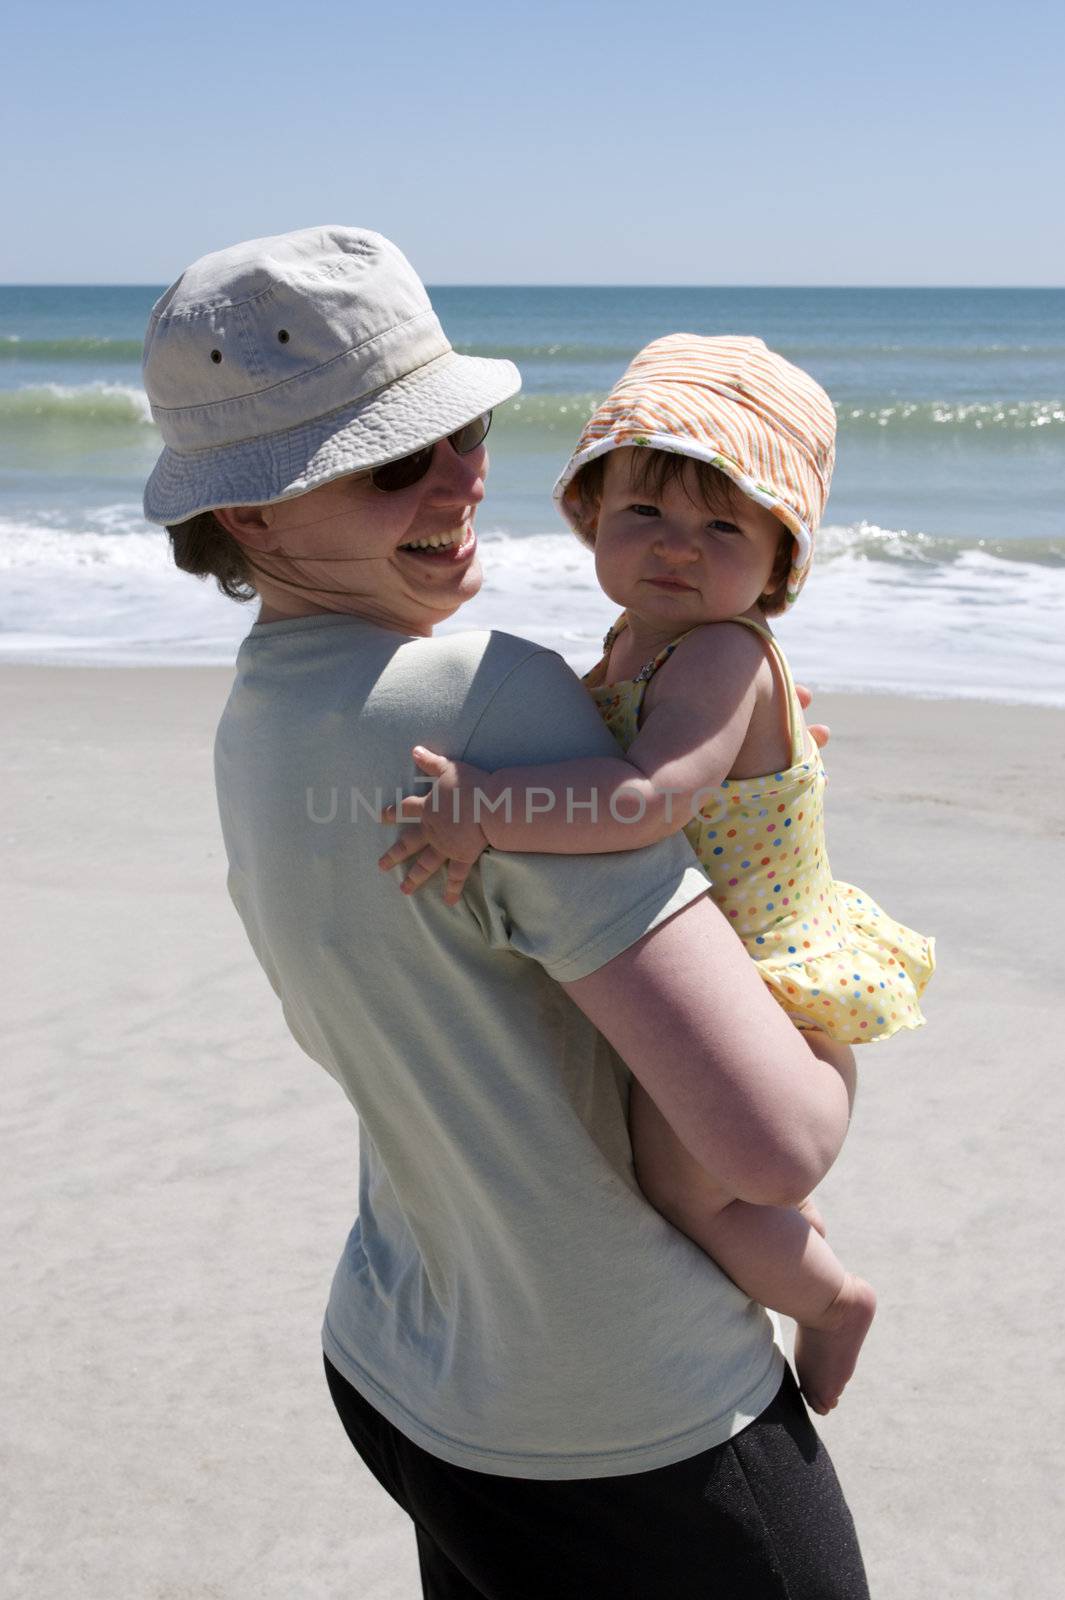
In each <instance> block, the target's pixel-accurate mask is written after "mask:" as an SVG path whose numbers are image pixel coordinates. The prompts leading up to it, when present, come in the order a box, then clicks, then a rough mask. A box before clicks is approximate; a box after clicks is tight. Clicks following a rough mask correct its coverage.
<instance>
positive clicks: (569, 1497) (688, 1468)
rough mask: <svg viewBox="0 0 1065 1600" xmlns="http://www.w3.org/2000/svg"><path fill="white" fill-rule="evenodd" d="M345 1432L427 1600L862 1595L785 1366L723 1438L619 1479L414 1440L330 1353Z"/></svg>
mask: <svg viewBox="0 0 1065 1600" xmlns="http://www.w3.org/2000/svg"><path fill="white" fill-rule="evenodd" d="M325 1371H326V1379H327V1381H328V1383H329V1389H330V1393H331V1394H332V1396H333V1402H334V1404H335V1405H336V1408H337V1411H338V1412H339V1413H340V1420H341V1422H342V1423H343V1424H344V1429H345V1431H346V1433H347V1435H348V1438H349V1439H350V1440H351V1442H352V1444H353V1445H354V1446H355V1449H356V1450H357V1451H358V1453H359V1455H360V1456H361V1457H362V1459H363V1460H364V1461H365V1463H366V1465H367V1466H368V1467H369V1469H370V1471H371V1472H372V1473H373V1475H374V1477H375V1478H376V1479H377V1480H378V1482H379V1483H380V1484H382V1485H383V1487H384V1488H385V1489H387V1491H388V1493H389V1494H390V1495H391V1496H392V1498H393V1500H395V1501H396V1502H397V1503H398V1504H399V1505H400V1506H402V1507H403V1510H404V1511H406V1512H407V1514H408V1515H409V1516H410V1517H411V1518H412V1519H413V1521H414V1528H415V1533H416V1536H417V1540H418V1558H419V1562H420V1565H421V1576H422V1592H423V1595H424V1596H425V1600H868V1594H869V1591H868V1589H867V1587H866V1582H865V1571H864V1568H863V1566H862V1557H861V1552H860V1551H859V1549H858V1541H857V1538H856V1536H855V1532H854V1524H853V1522H852V1520H851V1514H850V1512H849V1510H848V1509H847V1504H846V1501H845V1500H844V1498H843V1495H842V1492H841V1491H840V1487H839V1483H838V1481H837V1479H836V1474H835V1471H834V1470H833V1467H832V1463H831V1461H830V1460H829V1457H828V1453H827V1451H826V1450H825V1448H824V1446H823V1445H822V1443H821V1441H820V1439H819V1438H818V1436H817V1434H816V1433H815V1432H814V1429H813V1427H812V1425H811V1423H810V1419H809V1417H808V1416H807V1414H806V1407H805V1406H804V1404H803V1401H802V1398H801V1396H800V1395H799V1392H798V1389H797V1387H796V1384H795V1380H794V1378H793V1377H792V1375H791V1373H790V1371H789V1372H787V1373H786V1374H785V1378H784V1382H783V1383H782V1385H781V1387H780V1390H779V1392H778V1394H777V1397H776V1399H775V1400H774V1401H773V1403H772V1405H771V1406H769V1407H768V1408H767V1410H765V1411H763V1413H762V1415H761V1416H760V1417H758V1418H757V1419H756V1420H755V1421H754V1422H752V1423H751V1424H750V1425H749V1426H748V1427H746V1428H744V1430H743V1432H742V1433H739V1434H737V1435H736V1436H735V1438H733V1439H730V1440H729V1441H728V1442H727V1443H726V1444H721V1445H717V1446H715V1448H714V1449H712V1450H707V1451H705V1452H704V1453H703V1454H702V1455H698V1456H693V1457H692V1458H691V1459H689V1460H687V1461H680V1462H677V1463H676V1464H675V1465H674V1466H671V1467H659V1468H657V1469H656V1470H655V1471H653V1472H638V1473H633V1474H631V1475H628V1476H624V1477H615V1478H578V1479H566V1480H560V1479H551V1480H548V1481H542V1480H540V1479H534V1478H501V1477H496V1476H495V1475H493V1474H491V1473H485V1472H471V1471H469V1470H468V1469H467V1468H465V1467H454V1466H451V1465H450V1464H449V1463H448V1462H446V1461H441V1460H440V1459H439V1458H438V1457H437V1456H434V1455H430V1454H429V1453H428V1452H427V1451H425V1450H423V1449H421V1447H420V1446H419V1445H416V1444H413V1443H412V1442H411V1440H410V1439H408V1438H407V1437H406V1435H405V1434H402V1433H400V1432H399V1430H398V1429H397V1428H394V1427H393V1426H392V1424H391V1423H390V1422H388V1421H386V1419H385V1418H384V1417H383V1416H381V1414H380V1412H378V1411H376V1410H375V1409H374V1408H373V1406H371V1405H370V1404H369V1402H368V1401H366V1400H364V1399H363V1397H362V1395H361V1394H360V1393H359V1392H358V1390H357V1389H354V1388H352V1386H351V1384H349V1383H348V1382H347V1381H346V1379H344V1378H343V1377H342V1376H341V1375H340V1373H339V1372H338V1371H337V1370H336V1368H335V1367H334V1366H333V1365H332V1364H331V1363H330V1361H329V1360H328V1359H327V1360H326V1363H325Z"/></svg>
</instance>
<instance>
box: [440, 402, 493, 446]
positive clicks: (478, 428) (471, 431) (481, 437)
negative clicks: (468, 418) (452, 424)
mask: <svg viewBox="0 0 1065 1600" xmlns="http://www.w3.org/2000/svg"><path fill="white" fill-rule="evenodd" d="M491 426H492V413H491V412H490V411H485V412H484V413H482V415H481V416H479V417H474V419H473V421H472V422H467V424H466V426H465V427H464V428H458V429H457V430H456V431H455V432H454V433H449V434H448V436H447V437H448V443H449V444H450V445H451V448H452V449H453V450H454V451H455V452H456V454H457V455H460V456H468V455H469V453H470V451H471V450H476V448H477V446H478V445H479V444H483V443H484V441H485V440H486V439H487V437H488V430H489V428H490V427H491Z"/></svg>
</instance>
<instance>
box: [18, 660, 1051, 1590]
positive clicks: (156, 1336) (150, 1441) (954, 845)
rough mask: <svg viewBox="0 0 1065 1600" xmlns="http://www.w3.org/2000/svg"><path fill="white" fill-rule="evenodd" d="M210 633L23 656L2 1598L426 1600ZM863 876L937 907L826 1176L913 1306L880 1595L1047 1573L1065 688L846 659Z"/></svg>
mask: <svg viewBox="0 0 1065 1600" xmlns="http://www.w3.org/2000/svg"><path fill="white" fill-rule="evenodd" d="M230 678H231V674H230V672H229V670H227V669H225V668H214V667H204V668H199V667H187V668H181V667H143V668H140V667H121V668H116V667H84V668H73V667H49V666H36V667H28V666H19V665H11V666H4V667H3V668H2V669H0V685H2V692H3V707H4V710H3V730H4V748H5V757H6V760H5V765H6V769H7V775H8V782H7V784H6V786H5V792H4V797H3V838H4V844H5V858H4V868H3V876H4V885H3V887H4V894H3V905H4V913H3V915H4V921H5V924H6V930H5V931H6V948H7V950H8V952H9V954H8V959H7V975H8V978H9V980H10V984H9V1000H8V1004H7V1007H6V1008H5V1021H4V1031H5V1035H6V1037H5V1040H4V1045H5V1049H4V1055H5V1060H6V1071H5V1075H4V1124H5V1128H6V1134H7V1138H6V1141H5V1142H6V1148H7V1152H8V1154H7V1160H6V1164H5V1174H4V1187H5V1191H6V1192H5V1194H4V1210H5V1216H6V1218H7V1227H6V1229H5V1231H4V1237H3V1246H2V1249H3V1256H4V1273H5V1280H6V1282H7V1283H8V1284H9V1285H10V1288H9V1291H8V1317H7V1321H8V1340H7V1355H6V1360H5V1363H4V1368H3V1375H2V1378H0V1386H2V1389H3V1404H4V1413H5V1417H6V1419H7V1425H6V1428H5V1444H4V1478H5V1482H6V1483H7V1485H8V1489H7V1492H6V1495H5V1497H4V1498H5V1504H4V1508H3V1512H2V1513H0V1516H2V1519H3V1522H4V1524H6V1527H5V1529H4V1538H3V1544H4V1549H5V1561H4V1563H3V1567H2V1570H0V1594H3V1595H4V1596H8V1595H10V1596H11V1597H15V1596H19V1597H22V1596H28V1595H34V1596H52V1595H55V1596H58V1595H62V1596H63V1600H115V1597H116V1596H117V1597H134V1596H136V1597H137V1600H178V1597H180V1600H297V1597H298V1600H302V1597H307V1600H312V1597H313V1600H333V1597H334V1596H335V1597H337V1600H339V1597H341V1596H348V1595H352V1594H354V1595H357V1596H358V1597H359V1600H407V1597H413V1596H414V1595H415V1594H417V1593H418V1584H417V1566H416V1559H415V1553H414V1542H413V1537H412V1535H411V1533H410V1531H409V1527H408V1524H407V1523H406V1519H405V1518H404V1517H403V1515H402V1514H401V1513H400V1512H399V1511H398V1510H396V1508H395V1507H394V1506H393V1505H392V1503H391V1502H390V1501H389V1500H388V1499H387V1497H386V1496H385V1494H384V1492H383V1491H382V1490H380V1489H379V1488H378V1486H377V1485H376V1484H375V1482H374V1481H373V1479H372V1478H371V1477H370V1475H369V1474H368V1472H367V1471H366V1470H365V1469H364V1468H363V1467H362V1465H361V1464H360V1463H359V1462H358V1461H357V1459H356V1458H355V1456H354V1453H353V1452H352V1450H351V1448H350V1446H349V1445H348V1442H347V1440H346V1438H345V1436H344V1434H343V1432H342V1430H341V1428H340V1425H339V1422H338V1421H337V1418H336V1416H335V1413H334V1412H333V1409H332V1405H331V1403H330V1400H329V1397H328V1394H327V1391H326V1388H325V1384H324V1380H323V1375H322V1368H321V1355H320V1344H319V1327H320V1321H321V1316H322V1311H323V1309H324V1305H325V1300H326V1296H327V1293H328V1287H329V1281H330V1277H331V1274H332V1270H333V1266H334V1263H335V1261H336V1258H337V1256H338V1254H339V1252H340V1249H341V1245H342V1243H343V1240H344V1238H345V1236H346V1234H347V1231H348V1228H349V1227H350V1225H351V1222H352V1220H353V1216H354V1212H355V1207H356V1134H357V1129H356V1121H355V1117H354V1113H353V1112H352V1110H351V1108H350V1107H349V1105H348V1103H347V1102H346V1100H345V1099H344V1098H343V1097H342V1095H341V1093H340V1091H339V1089H338V1088H337V1086H336V1085H335V1084H334V1083H333V1082H332V1081H331V1080H330V1079H329V1078H328V1077H327V1076H326V1074H325V1073H324V1072H323V1071H322V1070H321V1069H320V1068H319V1067H317V1066H316V1065H315V1064H314V1063H313V1062H311V1061H310V1060H308V1059H307V1058H306V1057H305V1056H303V1055H302V1054H301V1052H300V1051H299V1050H298V1048H297V1047H296V1045H295V1044H294V1042H293V1041H292V1040H291V1038H290V1037H289V1035H288V1033H287V1031H286V1029H285V1027H284V1023H283V1021H282V1018H281V1013H280V1008H279V1005H278V1003H277V1001H276V999H275V997H274V995H273V994H272V992H271V991H270V989H269V987H268V985H267V982H266V979H265V978H264V976H263V975H262V973H261V971H260V970H259V968H258V966H257V965H256V962H255V960H254V957H253V955H252V952H251V950H250V948H249V946H248V945H247V942H246V940H245V937H244V934H243V930H242V929H241V927H240V924H239V922H238V919H237V916H236V913H235V912H234V910H233V909H232V907H231V905H230V903H229V900H228V897H227V895H226V891H225V861H224V855H223V851H222V846H221V840H220V836H219V829H218V822H217V817H216V815H215V809H214V794H213V784H212V775H211V745H212V739H213V733H214V727H215V723H216V721H217V717H218V714H219V712H220V710H221V707H222V705H223V703H224V700H225V697H226V694H227V692H228V686H229V682H230ZM814 713H815V714H816V717H817V718H818V719H819V720H823V721H826V722H828V723H829V724H830V725H831V726H832V728H833V738H832V742H831V746H830V749H829V751H828V756H827V764H828V767H829V772H830V780H831V783H830V790H829V802H828V804H829V838H830V843H831V848H832V860H833V866H834V869H835V871H836V873H837V875H838V876H840V877H842V878H845V879H848V880H850V881H855V882H858V883H860V884H861V885H863V886H864V887H866V888H867V889H869V891H870V892H871V893H873V894H874V895H875V896H877V897H878V898H880V899H881V900H882V901H883V903H884V904H885V905H886V907H887V908H888V909H889V910H890V911H892V913H893V914H895V915H896V916H899V917H901V918H902V919H903V920H905V921H907V922H909V923H911V924H912V925H913V926H915V927H918V928H920V929H922V930H924V931H927V932H930V933H933V934H935V936H936V938H937V945H938V952H937V953H938V958H939V970H938V973H937V975H936V978H935V980H934V982H933V985H932V987H931V989H930V990H929V993H928V996H927V1004H926V1010H927V1015H928V1026H927V1027H925V1028H924V1029H922V1030H920V1031H919V1032H917V1033H914V1034H911V1035H906V1036H904V1037H901V1038H897V1039H895V1040H893V1041H892V1042H890V1043H889V1044H887V1045H883V1046H875V1045H874V1046H870V1047H868V1049H866V1050H865V1051H863V1052H862V1053H861V1058H860V1062H859V1072H860V1086H859V1094H858V1102H857V1107H856V1112H855V1119H854V1124H853V1127H852V1131H851V1134H850V1137H849V1139H848V1142H847V1145H846V1147H845V1149H844V1152H843V1154H842V1155H841V1157H840V1159H839V1161H838V1162H837V1164H836V1166H835V1168H834V1169H833V1171H832V1172H831V1173H830V1174H829V1176H828V1178H827V1179H826V1181H825V1182H824V1184H823V1185H822V1187H821V1189H820V1190H819V1197H820V1200H821V1203H822V1208H823V1210H824V1211H825V1214H826V1220H827V1222H828V1226H829V1235H830V1237H831V1239H832V1241H833V1243H834V1244H835V1245H836V1246H837V1248H838V1250H839V1252H840V1254H841V1255H842V1257H843V1259H844V1260H845V1261H846V1262H847V1263H848V1264H849V1265H850V1266H852V1267H853V1268H854V1269H855V1270H856V1271H859V1272H861V1273H862V1275H864V1276H866V1277H868V1278H869V1279H870V1280H871V1281H872V1282H873V1283H874V1284H875V1285H876V1287H877V1290H878V1292H879V1296H880V1311H879V1315H878V1318H877V1321H876V1323H875V1325H874V1328H873V1331H872V1334H871V1335H870V1338H869V1341H868V1343H867V1345H866V1348H865V1351H864V1353H863V1356H862V1360H861V1364H860V1367H859V1370H858V1373H857V1376H856V1377H855V1379H854V1381H853V1383H852V1385H851V1387H850V1388H849V1389H848V1391H847V1393H846V1395H845V1396H844V1399H843V1402H842V1404H841V1406H840V1407H839V1409H838V1411H837V1412H836V1413H834V1414H833V1415H832V1416H831V1417H829V1418H827V1419H824V1420H823V1421H822V1422H819V1423H818V1426H819V1429H820V1431H821V1433H822V1436H823V1437H824V1439H825V1440H826V1442H827V1443H828V1445H829V1448H830V1449H831V1451H832V1454H833V1457H834V1459H835V1462H836V1465H837V1469H838V1471H839V1473H840V1477H841V1479H842V1481H843V1484H844V1488H845V1491H846V1493H847V1496H848V1498H849V1500H850V1503H851V1506H852V1509H853V1511H854V1514H855V1518H856V1521H857V1524H858V1529H859V1534H860V1537H861V1540H862V1545H863V1549H864V1551H865V1556H866V1561H867V1565H868V1569H869V1575H870V1586H871V1590H872V1593H873V1595H874V1596H876V1597H877V1600H925V1597H928V1600H932V1597H933V1596H934V1597H936V1600H943V1597H946V1596H954V1595H958V1596H970V1595H972V1596H981V1597H985V1596H986V1597H992V1596H994V1597H1012V1596H1018V1597H1019V1596H1022V1595H1023V1596H1025V1597H1026V1600H1050V1597H1051V1596H1052V1595H1056V1594H1057V1592H1058V1587H1059V1583H1060V1578H1059V1576H1058V1566H1059V1544H1060V1534H1061V1528H1062V1488H1061V1485H1062V1483H1063V1482H1065V1472H1063V1467H1065V1444H1063V1435H1065V1430H1063V1428H1062V1421H1063V1417H1062V1403H1061V1400H1060V1395H1061V1391H1062V1384H1061V1366H1062V1362H1061V1354H1060V1340H1059V1336H1058V1329H1059V1327H1060V1324H1061V1319H1062V1315H1063V1312H1065V1305H1063V1299H1065V1296H1063V1292H1062V1283H1061V1278H1060V1273H1059V1271H1057V1269H1058V1267H1059V1263H1060V1255H1061V1250H1060V1240H1059V1237H1058V1231H1059V1230H1058V1216H1059V1214H1060V1207H1061V1201H1062V1193H1061V1191H1062V1187H1063V1185H1062V1177H1061V1172H1062V1162H1061V1159H1060V1154H1059V1149H1058V1141H1059V1137H1060V1135H1059V1131H1058V1130H1059V1128H1060V1127H1061V1125H1062V1113H1063V1111H1065V1106H1063V1104H1062V1102H1063V1100H1065V1092H1063V1089H1062V1085H1061V1074H1060V1064H1061V1059H1062V1049H1061V1044H1060V1039H1059V1034H1058V1028H1057V1025H1056V1024H1055V1023H1054V1021H1053V1016H1052V998H1053V995H1054V993H1055V992H1058V993H1060V970H1059V963H1058V960H1057V952H1056V947H1055V945H1054V943H1053V935H1054V914H1055V911H1056V908H1057V893H1056V891H1057V889H1058V887H1059V886H1060V885H1061V884H1062V882H1063V881H1065V829H1063V826H1062V822H1061V803H1060V793H1061V787H1062V781H1063V780H1065V770H1063V769H1065V711H1062V710H1060V709H1056V708H1054V707H1046V706H1043V707H1038V706H1030V705H1029V706H1024V705H1019V706H1011V705H1006V704H995V705H992V704H986V703H983V702H981V701H978V700H959V699H954V700H922V699H905V698H893V697H888V696H883V695H875V694H871V695H861V696H859V695H833V694H820V695H819V696H818V698H817V701H816V703H815V706H814Z"/></svg>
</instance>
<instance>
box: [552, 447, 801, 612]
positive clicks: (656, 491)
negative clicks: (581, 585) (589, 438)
mask: <svg viewBox="0 0 1065 1600" xmlns="http://www.w3.org/2000/svg"><path fill="white" fill-rule="evenodd" d="M608 453H609V452H604V454H603V455H601V456H596V457H595V459H594V460H593V461H589V462H587V463H586V464H585V465H584V466H583V467H581V469H580V471H579V472H577V473H576V475H575V476H574V479H573V482H572V483H571V484H570V485H569V488H568V490H567V497H568V498H570V499H572V500H573V501H574V502H575V504H576V509H577V513H578V515H579V517H580V519H581V522H582V524H583V526H584V527H585V528H586V529H588V530H589V532H591V531H592V530H593V529H594V527H595V519H596V517H597V516H598V514H599V502H600V500H601V499H602V496H603V482H604V478H605V475H606V460H607V454H608ZM632 454H633V456H634V457H635V465H634V467H633V474H632V485H633V488H634V489H637V490H639V491H640V493H642V494H647V495H650V496H651V497H652V498H656V497H657V496H658V495H660V494H662V492H663V490H664V489H665V488H666V487H667V485H669V484H671V483H680V484H681V485H682V487H683V488H684V490H685V492H686V493H687V494H688V496H689V497H690V498H691V499H692V501H693V503H694V502H695V496H696V494H697V495H698V496H699V498H700V499H701V500H702V502H703V504H704V505H705V506H706V508H707V509H708V510H710V511H719V510H725V511H730V512H731V513H732V514H733V516H735V515H736V513H737V510H738V508H739V506H740V504H741V503H742V501H744V500H745V499H746V498H747V497H746V495H745V494H744V493H743V490H742V489H740V488H738V487H737V485H736V484H734V483H733V481H732V479H731V478H730V477H729V475H728V473H727V472H722V471H721V468H720V467H712V466H711V465H710V463H709V462H708V461H700V460H698V458H697V457H695V456H684V455H679V454H678V453H677V452H676V451H673V450H651V449H642V448H639V447H633V450H632ZM693 480H694V482H693ZM793 546H794V539H793V538H792V535H791V531H790V529H788V528H787V527H785V526H784V524H783V523H781V526H780V543H779V545H778V546H777V553H776V559H775V561H774V562H773V570H772V572H771V573H770V575H769V581H770V583H771V584H772V585H773V587H772V589H770V591H769V593H768V594H766V595H763V597H762V598H761V599H760V600H759V602H758V605H759V608H760V610H761V611H763V612H764V613H765V615H766V616H767V617H775V616H779V614H780V613H781V612H782V611H784V610H785V609H786V608H787V594H788V575H789V573H790V572H791V561H792V550H793Z"/></svg>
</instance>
